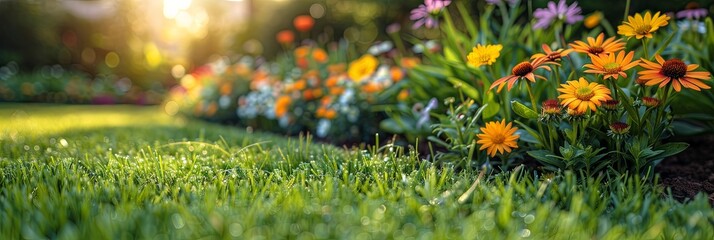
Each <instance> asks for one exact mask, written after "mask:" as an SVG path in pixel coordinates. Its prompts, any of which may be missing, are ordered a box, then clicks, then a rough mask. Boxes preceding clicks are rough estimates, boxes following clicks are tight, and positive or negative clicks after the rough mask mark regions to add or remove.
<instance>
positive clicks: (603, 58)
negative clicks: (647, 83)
mask: <svg viewBox="0 0 714 240" xmlns="http://www.w3.org/2000/svg"><path fill="white" fill-rule="evenodd" d="M634 56H635V52H633V51H630V52H629V53H627V54H625V51H620V52H618V53H617V54H614V53H613V54H609V55H599V56H596V55H590V60H591V61H592V62H593V63H592V64H585V65H584V67H586V68H589V69H588V70H585V72H586V73H595V74H602V75H603V80H604V79H608V78H614V79H618V78H620V76H622V77H625V78H626V77H627V73H625V71H627V70H629V69H630V68H633V67H635V66H637V64H638V63H640V60H635V61H632V58H633V57H634Z"/></svg>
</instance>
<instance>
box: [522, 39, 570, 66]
mask: <svg viewBox="0 0 714 240" xmlns="http://www.w3.org/2000/svg"><path fill="white" fill-rule="evenodd" d="M541 47H542V48H543V52H545V53H536V54H533V56H531V59H537V58H545V60H546V61H545V62H547V63H555V64H557V63H556V62H557V61H560V59H561V58H563V57H565V56H567V55H568V54H570V53H571V52H573V49H565V50H563V49H562V48H561V49H558V50H555V51H553V50H552V49H550V47H549V46H548V45H547V44H545V43H544V44H543V45H542V46H541Z"/></svg>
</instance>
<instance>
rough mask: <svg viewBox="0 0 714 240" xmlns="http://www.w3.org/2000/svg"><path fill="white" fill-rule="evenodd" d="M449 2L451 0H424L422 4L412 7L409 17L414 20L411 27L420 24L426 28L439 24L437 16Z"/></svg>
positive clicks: (415, 27) (416, 26)
mask: <svg viewBox="0 0 714 240" xmlns="http://www.w3.org/2000/svg"><path fill="white" fill-rule="evenodd" d="M449 4H451V0H424V4H422V5H419V7H417V8H415V9H412V12H411V16H409V19H411V20H414V21H416V22H414V25H413V26H412V28H414V29H417V28H419V27H421V26H422V25H423V26H426V27H427V28H434V27H436V26H437V25H438V24H439V19H438V18H437V16H438V15H439V13H441V10H442V9H444V8H445V7H446V6H449Z"/></svg>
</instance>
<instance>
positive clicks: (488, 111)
mask: <svg viewBox="0 0 714 240" xmlns="http://www.w3.org/2000/svg"><path fill="white" fill-rule="evenodd" d="M499 111H501V105H500V104H498V102H496V100H491V101H489V102H488V103H487V104H486V107H485V108H484V109H483V113H482V114H481V115H482V116H483V119H484V120H486V119H490V118H492V117H494V116H496V114H498V112H499Z"/></svg>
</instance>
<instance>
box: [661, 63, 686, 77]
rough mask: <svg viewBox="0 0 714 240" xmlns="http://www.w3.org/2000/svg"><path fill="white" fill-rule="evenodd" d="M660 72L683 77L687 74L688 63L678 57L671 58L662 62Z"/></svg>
mask: <svg viewBox="0 0 714 240" xmlns="http://www.w3.org/2000/svg"><path fill="white" fill-rule="evenodd" d="M660 73H661V74H662V75H665V76H667V77H670V78H675V79H676V78H682V77H684V75H686V74H687V64H684V62H682V60H679V59H676V58H674V59H670V60H667V61H665V62H664V64H662V70H661V71H660Z"/></svg>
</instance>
